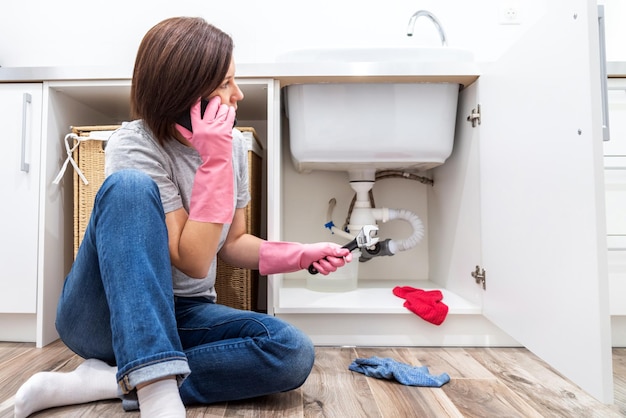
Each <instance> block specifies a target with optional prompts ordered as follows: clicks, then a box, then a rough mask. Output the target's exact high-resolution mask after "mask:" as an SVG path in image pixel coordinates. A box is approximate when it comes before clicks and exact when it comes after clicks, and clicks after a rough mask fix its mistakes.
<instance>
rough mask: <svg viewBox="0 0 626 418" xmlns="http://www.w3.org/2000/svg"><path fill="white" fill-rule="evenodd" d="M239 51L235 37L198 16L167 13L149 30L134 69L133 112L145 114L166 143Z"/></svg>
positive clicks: (133, 113) (152, 127)
mask: <svg viewBox="0 0 626 418" xmlns="http://www.w3.org/2000/svg"><path fill="white" fill-rule="evenodd" d="M232 53H233V41H232V38H231V37H230V36H229V35H227V34H226V33H224V32H222V31H221V30H220V29H218V28H216V27H215V26H213V25H211V24H209V23H207V22H206V21H205V20H204V19H202V18H198V17H174V18H170V19H166V20H164V21H162V22H160V23H158V24H157V25H155V26H154V27H153V28H152V29H150V30H149V31H148V32H147V33H146V35H145V36H144V38H143V40H142V41H141V44H140V45H139V50H138V52H137V58H136V60H135V69H134V71H133V81H132V86H131V90H130V106H131V114H132V117H133V118H135V119H143V120H144V122H145V123H146V125H147V126H148V128H150V130H152V132H153V134H154V135H155V137H156V138H157V140H158V141H159V142H160V143H161V144H162V143H163V142H164V141H165V140H167V139H169V138H172V137H173V136H174V132H175V129H176V128H175V126H174V123H175V120H176V118H177V117H178V116H180V115H183V114H185V112H189V109H190V108H191V106H192V105H193V104H194V103H195V102H196V100H198V98H199V97H207V96H208V95H209V94H210V93H212V92H213V91H214V90H215V89H216V88H217V87H218V86H219V85H220V84H221V83H222V82H223V81H224V78H225V77H226V74H227V72H228V68H229V66H230V61H231V58H232Z"/></svg>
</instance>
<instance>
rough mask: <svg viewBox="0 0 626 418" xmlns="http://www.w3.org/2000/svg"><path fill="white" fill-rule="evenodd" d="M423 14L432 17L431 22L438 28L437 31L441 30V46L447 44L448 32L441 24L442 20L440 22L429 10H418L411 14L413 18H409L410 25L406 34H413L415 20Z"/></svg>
mask: <svg viewBox="0 0 626 418" xmlns="http://www.w3.org/2000/svg"><path fill="white" fill-rule="evenodd" d="M421 16H424V17H427V18H428V19H430V21H431V22H433V24H434V25H435V27H436V28H437V31H438V32H439V38H440V39H441V46H447V45H448V41H447V39H446V33H445V32H444V30H443V26H441V22H439V19H437V17H436V16H435V15H434V14H432V13H431V12H429V11H428V10H418V11H417V12H415V13H413V16H411V19H409V26H408V28H407V31H406V36H413V31H414V30H415V21H416V20H417V18H419V17H421Z"/></svg>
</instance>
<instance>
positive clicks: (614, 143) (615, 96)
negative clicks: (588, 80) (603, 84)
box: [604, 78, 626, 165]
mask: <svg viewBox="0 0 626 418" xmlns="http://www.w3.org/2000/svg"><path fill="white" fill-rule="evenodd" d="M607 86H608V101H609V130H610V140H609V141H606V142H605V143H604V155H605V156H606V157H626V78H610V79H609V80H608V83H607ZM617 161H619V160H617ZM617 161H612V159H610V160H609V161H608V163H609V165H611V164H613V163H615V162H617Z"/></svg>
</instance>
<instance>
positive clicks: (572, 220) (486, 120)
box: [479, 1, 613, 402]
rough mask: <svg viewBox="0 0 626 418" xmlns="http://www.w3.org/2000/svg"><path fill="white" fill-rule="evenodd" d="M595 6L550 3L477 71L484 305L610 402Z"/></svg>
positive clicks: (500, 321) (523, 339) (562, 369)
mask: <svg viewBox="0 0 626 418" xmlns="http://www.w3.org/2000/svg"><path fill="white" fill-rule="evenodd" d="M591 3H592V2H585V1H576V2H570V1H568V2H567V5H566V4H565V2H564V1H557V2H554V3H553V2H550V4H549V8H548V10H547V13H546V15H545V16H543V17H542V19H541V20H540V21H539V22H537V24H536V25H534V26H533V27H532V31H529V32H528V33H527V34H526V36H525V37H524V38H522V39H520V40H519V42H518V43H516V44H515V45H514V46H513V47H512V48H511V49H509V50H508V51H507V53H506V54H504V55H503V56H502V57H501V59H499V60H498V61H497V62H495V63H494V64H493V65H492V66H489V68H488V69H487V71H486V73H485V74H483V75H481V77H480V80H479V83H480V86H479V87H480V89H479V102H480V103H481V113H482V115H481V119H482V125H481V126H480V130H481V132H480V148H481V152H480V168H481V198H482V220H481V224H482V246H483V264H484V268H485V269H486V272H487V288H486V291H485V297H484V314H485V316H486V317H487V318H489V319H490V320H491V321H493V322H494V323H495V324H496V325H498V326H500V327H501V328H502V329H503V330H504V331H506V332H507V333H509V334H510V335H511V336H512V337H513V338H515V339H516V340H518V341H519V342H520V343H522V344H523V345H524V346H526V347H527V348H528V349H530V350H531V351H533V352H534V353H536V354H537V355H538V356H539V357H541V358H542V359H543V360H545V361H546V362H548V363H549V364H550V365H551V366H553V367H554V368H555V369H557V370H558V371H559V372H561V373H562V374H564V375H565V376H567V377H568V378H569V379H571V380H572V381H574V382H575V383H576V384H578V385H580V386H581V387H582V388H584V389H585V390H587V391H588V392H589V393H591V394H592V395H593V396H595V397H596V398H598V399H600V400H602V401H605V402H611V401H612V397H613V387H612V373H611V346H610V345H611V335H610V317H609V308H608V291H607V289H608V274H607V259H606V257H607V255H606V230H605V219H604V217H605V214H604V204H603V202H602V200H603V197H604V185H603V183H602V146H603V143H602V135H601V133H602V132H601V90H600V80H601V78H600V59H599V50H598V44H599V42H598V27H597V13H596V7H595V5H594V4H591ZM571 9H575V10H576V12H577V13H576V14H572V13H567V12H566V11H567V10H571ZM554 51H558V54H555V53H554ZM547 92H550V93H547ZM529 109H532V112H531V113H532V116H531V117H528V118H526V117H525V116H524V114H525V112H526V111H527V110H529ZM581 341H585V343H584V344H581ZM581 359H585V361H586V362H587V363H586V364H585V367H584V368H583V367H581V366H580V361H581Z"/></svg>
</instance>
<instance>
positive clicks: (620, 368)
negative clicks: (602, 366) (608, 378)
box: [613, 348, 626, 417]
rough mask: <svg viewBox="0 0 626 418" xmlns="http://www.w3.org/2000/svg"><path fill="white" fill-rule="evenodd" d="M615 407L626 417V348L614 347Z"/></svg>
mask: <svg viewBox="0 0 626 418" xmlns="http://www.w3.org/2000/svg"><path fill="white" fill-rule="evenodd" d="M613 382H614V386H615V409H616V410H617V411H618V412H619V413H620V414H621V415H622V416H624V417H626V348H614V349H613Z"/></svg>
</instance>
